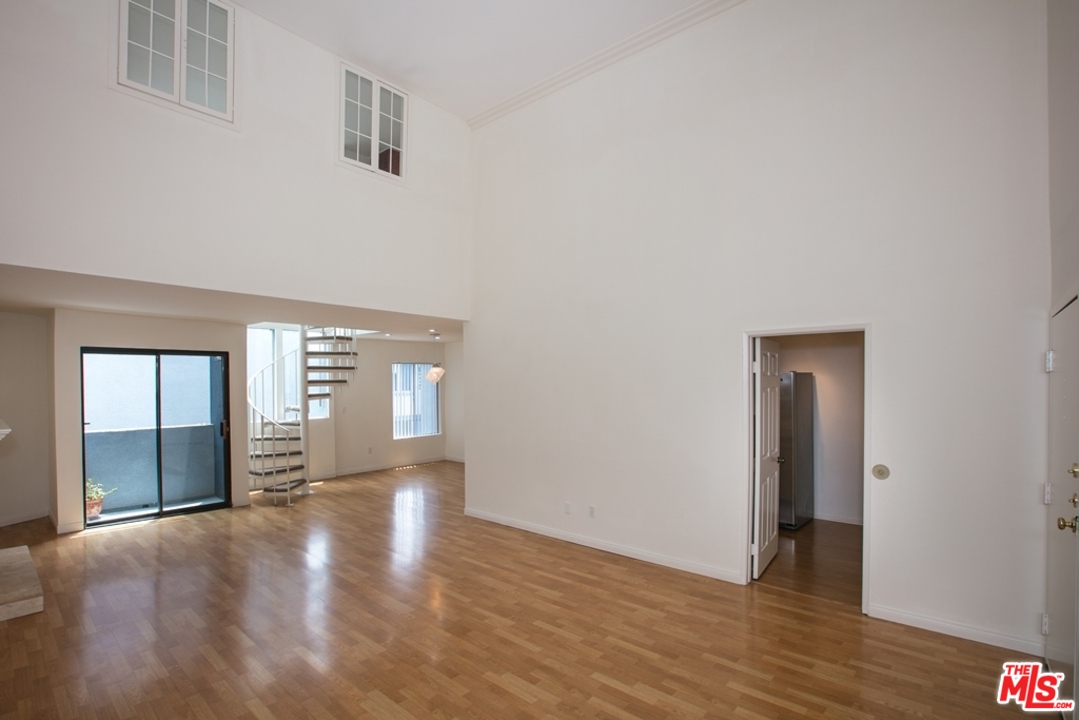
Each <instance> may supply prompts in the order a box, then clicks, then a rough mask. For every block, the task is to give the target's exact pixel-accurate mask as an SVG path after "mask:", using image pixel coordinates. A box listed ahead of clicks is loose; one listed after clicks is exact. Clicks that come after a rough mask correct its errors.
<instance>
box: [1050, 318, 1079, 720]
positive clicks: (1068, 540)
mask: <svg viewBox="0 0 1079 720" xmlns="http://www.w3.org/2000/svg"><path fill="white" fill-rule="evenodd" d="M1049 334H1050V337H1051V340H1052V348H1053V372H1052V373H1050V374H1049V497H1050V503H1049V507H1048V515H1047V519H1048V521H1049V530H1048V538H1047V540H1048V547H1047V548H1046V557H1047V559H1048V568H1047V577H1048V580H1047V583H1048V587H1047V588H1046V612H1047V613H1048V614H1049V634H1048V636H1047V637H1046V639H1045V658H1046V660H1048V662H1049V665H1050V667H1051V668H1052V670H1053V672H1062V673H1064V682H1063V683H1062V684H1061V687H1060V692H1059V697H1061V698H1063V699H1069V700H1070V699H1072V698H1074V697H1075V693H1074V688H1075V678H1074V673H1075V668H1076V664H1077V663H1076V660H1077V658H1076V645H1077V643H1076V628H1077V627H1079V625H1077V615H1079V603H1077V592H1076V587H1077V585H1076V578H1077V573H1076V568H1077V564H1076V563H1077V558H1079V535H1076V533H1075V528H1074V527H1064V528H1062V529H1061V528H1059V527H1058V523H1059V522H1060V520H1063V521H1064V522H1066V523H1067V522H1072V521H1075V520H1076V516H1079V510H1077V509H1076V505H1079V479H1076V477H1075V476H1076V475H1077V474H1079V470H1076V471H1074V472H1073V467H1076V466H1075V463H1079V303H1072V304H1071V305H1069V306H1068V307H1066V308H1065V309H1064V310H1062V311H1061V312H1060V313H1058V314H1057V315H1056V317H1054V318H1053V319H1052V320H1051V321H1050V323H1049ZM1064 717H1065V718H1071V717H1072V713H1070V712H1067V713H1064Z"/></svg>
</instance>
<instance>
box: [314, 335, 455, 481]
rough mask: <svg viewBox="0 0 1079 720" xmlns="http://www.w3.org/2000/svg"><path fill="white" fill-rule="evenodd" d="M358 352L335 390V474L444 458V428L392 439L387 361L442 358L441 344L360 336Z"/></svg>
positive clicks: (426, 361)
mask: <svg viewBox="0 0 1079 720" xmlns="http://www.w3.org/2000/svg"><path fill="white" fill-rule="evenodd" d="M356 352H357V353H358V355H357V357H356V373H355V375H354V377H353V378H352V381H351V382H349V384H348V385H347V386H345V387H343V388H339V389H338V390H336V391H335V393H336V395H335V397H334V401H333V406H332V407H333V412H334V425H335V428H334V430H335V438H336V446H337V474H338V476H340V475H348V474H351V473H358V472H367V471H368V470H381V469H384V468H391V467H401V466H403V465H414V464H417V463H423V462H433V461H435V460H444V459H445V457H446V436H445V433H444V432H443V433H441V434H439V435H430V436H427V437H418V438H406V439H402V440H394V439H393V386H392V376H391V374H390V366H391V365H392V364H393V363H395V362H411V363H417V362H425V363H436V362H442V360H443V345H442V344H441V343H434V342H398V341H394V340H359V341H357V343H356ZM441 384H442V383H439V385H440V386H441ZM440 392H442V394H441V395H440V396H439V400H440V401H441V402H442V404H443V405H445V402H446V396H445V392H444V391H443V390H441V388H440ZM443 412H445V410H443Z"/></svg>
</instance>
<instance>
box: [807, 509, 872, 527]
mask: <svg viewBox="0 0 1079 720" xmlns="http://www.w3.org/2000/svg"><path fill="white" fill-rule="evenodd" d="M813 519H814V520H824V521H825V522H837V523H845V524H847V525H861V524H862V518H861V517H853V516H848V515H832V514H830V513H822V512H818V511H816V510H814V511H813Z"/></svg>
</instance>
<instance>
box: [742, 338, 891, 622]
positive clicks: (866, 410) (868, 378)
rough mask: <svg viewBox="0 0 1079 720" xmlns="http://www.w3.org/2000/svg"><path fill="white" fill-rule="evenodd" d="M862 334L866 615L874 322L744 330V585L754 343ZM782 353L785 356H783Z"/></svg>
mask: <svg viewBox="0 0 1079 720" xmlns="http://www.w3.org/2000/svg"><path fill="white" fill-rule="evenodd" d="M844 332H860V333H862V337H863V341H862V363H863V367H862V372H863V377H862V383H863V388H862V403H863V408H862V614H865V615H868V614H869V604H870V603H869V598H870V588H871V586H870V579H871V577H870V566H871V563H870V558H871V557H872V554H871V552H870V550H871V538H872V532H871V525H872V508H873V502H872V499H873V494H872V493H873V483H872V482H871V480H872V479H873V473H872V472H871V470H870V469H871V468H872V467H873V456H872V445H873V444H872V434H871V432H870V430H871V418H872V413H871V409H872V387H873V382H872V380H873V376H872V368H873V364H872V362H871V358H872V337H873V336H872V324H871V323H869V322H863V323H847V324H842V325H812V326H800V327H775V328H767V329H760V330H747V331H744V332H743V333H742V406H743V414H742V447H743V448H744V453H743V455H742V467H743V472H742V477H743V478H744V479H745V482H744V483H743V487H744V489H745V491H744V493H743V495H742V518H743V521H744V522H745V525H744V526H743V528H742V533H741V538H742V557H743V558H744V559H745V562H744V563H743V564H742V584H744V585H745V584H749V583H750V582H752V577H753V575H752V572H753V569H752V562H753V561H752V557H751V554H752V543H753V522H754V520H753V462H754V459H753V439H754V437H753V435H754V425H753V345H754V342H753V341H754V340H755V339H756V338H758V337H765V338H767V337H776V336H783V335H821V334H825V333H844ZM781 356H782V355H781Z"/></svg>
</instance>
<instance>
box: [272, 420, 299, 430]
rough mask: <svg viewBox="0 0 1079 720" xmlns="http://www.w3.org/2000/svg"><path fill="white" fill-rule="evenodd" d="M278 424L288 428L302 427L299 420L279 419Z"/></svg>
mask: <svg viewBox="0 0 1079 720" xmlns="http://www.w3.org/2000/svg"><path fill="white" fill-rule="evenodd" d="M277 424H278V425H280V426H281V427H287V428H298V427H300V421H299V420H278V421H277Z"/></svg>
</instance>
